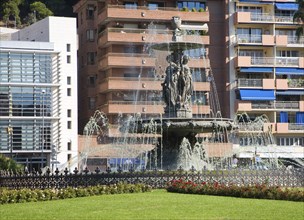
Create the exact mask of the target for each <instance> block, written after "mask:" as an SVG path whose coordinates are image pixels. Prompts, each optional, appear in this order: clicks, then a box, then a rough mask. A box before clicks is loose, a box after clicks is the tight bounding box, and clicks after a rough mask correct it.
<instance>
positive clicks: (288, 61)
mask: <svg viewBox="0 0 304 220" xmlns="http://www.w3.org/2000/svg"><path fill="white" fill-rule="evenodd" d="M251 64H252V65H276V66H299V57H251Z"/></svg>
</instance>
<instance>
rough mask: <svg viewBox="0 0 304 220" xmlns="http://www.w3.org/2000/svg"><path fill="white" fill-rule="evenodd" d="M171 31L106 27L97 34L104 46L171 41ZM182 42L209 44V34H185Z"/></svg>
mask: <svg viewBox="0 0 304 220" xmlns="http://www.w3.org/2000/svg"><path fill="white" fill-rule="evenodd" d="M172 34H173V33H172V31H169V30H162V29H155V30H153V31H150V30H147V29H130V28H108V29H107V30H105V31H103V32H101V33H100V34H99V40H98V45H99V46H100V47H105V46H107V45H109V44H111V43H117V44H129V43H142V44H145V43H163V42H170V41H172ZM183 41H184V42H196V43H201V44H204V45H208V44H209V36H206V35H205V36H203V35H185V36H183Z"/></svg>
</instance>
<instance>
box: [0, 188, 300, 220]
mask: <svg viewBox="0 0 304 220" xmlns="http://www.w3.org/2000/svg"><path fill="white" fill-rule="evenodd" d="M303 216H304V203H303V202H292V201H277V200H264V199H244V198H233V197H223V196H208V195H191V194H179V193H170V192H166V191H165V190H153V191H152V192H147V193H132V194H115V195H101V196H90V197H83V198H73V199H64V200H56V201H45V202H29V203H18V204H4V205H1V206H0V219H1V220H8V219H9V220H14V219H22V220H27V219H31V220H35V219H43V220H48V219H54V220H56V219H60V220H61V219H63V220H64V219H75V220H76V219H82V220H83V219H259V220H261V219H303Z"/></svg>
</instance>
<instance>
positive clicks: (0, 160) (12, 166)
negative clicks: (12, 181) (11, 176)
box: [0, 154, 23, 173]
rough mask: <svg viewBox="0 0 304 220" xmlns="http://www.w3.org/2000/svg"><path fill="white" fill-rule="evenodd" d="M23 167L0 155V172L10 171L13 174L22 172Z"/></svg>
mask: <svg viewBox="0 0 304 220" xmlns="http://www.w3.org/2000/svg"><path fill="white" fill-rule="evenodd" d="M22 168H23V166H22V165H20V164H17V163H16V161H14V160H13V159H10V158H8V157H5V156H3V155H2V154H0V170H10V171H13V172H14V173H16V172H20V171H22Z"/></svg>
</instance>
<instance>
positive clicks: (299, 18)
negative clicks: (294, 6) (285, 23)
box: [293, 0, 304, 40]
mask: <svg viewBox="0 0 304 220" xmlns="http://www.w3.org/2000/svg"><path fill="white" fill-rule="evenodd" d="M297 3H298V4H299V8H298V10H297V11H296V12H295V14H294V15H293V21H294V22H297V23H299V24H300V26H299V27H298V28H297V30H296V35H297V37H298V40H299V39H300V37H301V36H304V0H297Z"/></svg>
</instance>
